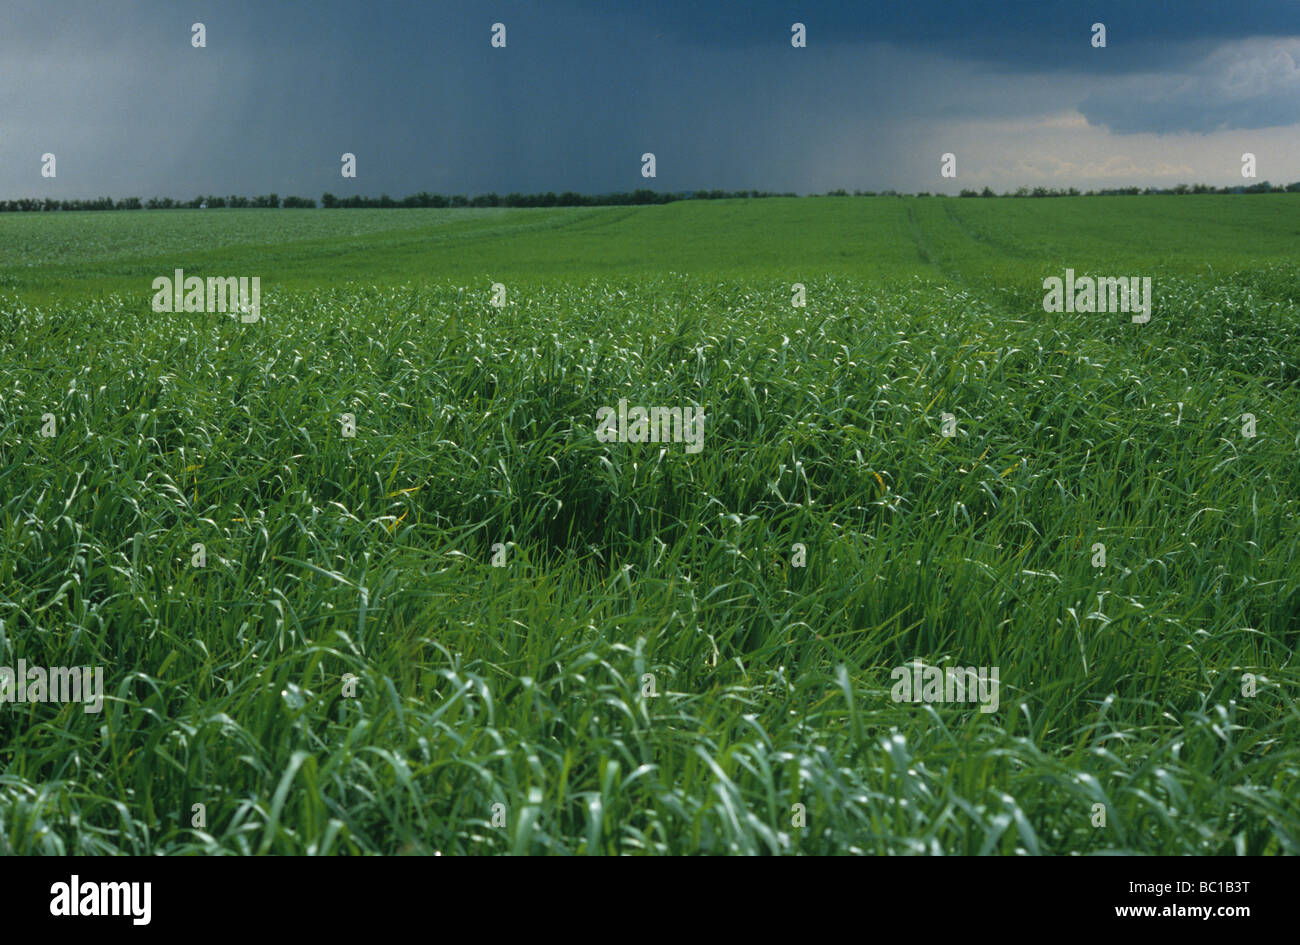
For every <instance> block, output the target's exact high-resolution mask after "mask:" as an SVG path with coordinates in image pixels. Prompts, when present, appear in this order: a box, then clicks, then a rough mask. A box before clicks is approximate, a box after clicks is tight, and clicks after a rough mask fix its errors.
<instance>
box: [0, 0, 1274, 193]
mask: <svg viewBox="0 0 1300 945" xmlns="http://www.w3.org/2000/svg"><path fill="white" fill-rule="evenodd" d="M0 17H2V18H3V28H2V29H0V61H3V62H4V64H5V67H4V69H3V70H0V196H5V197H13V196H20V195H38V196H40V195H50V196H55V197H74V196H75V197H86V196H95V195H99V194H110V195H113V196H127V195H141V196H149V195H152V194H168V195H174V196H185V197H188V196H194V195H196V194H200V193H266V192H270V191H276V192H278V193H280V194H281V195H284V194H290V193H292V194H304V195H309V196H319V194H320V193H322V192H323V191H332V192H334V193H336V194H349V193H363V194H379V193H381V192H388V193H390V194H406V193H411V192H415V191H418V190H432V191H439V192H443V193H447V192H460V193H475V192H485V191H489V190H495V191H498V192H503V191H509V190H521V191H538V190H554V191H561V190H565V189H573V190H579V191H585V192H603V191H611V190H629V189H633V188H636V187H640V186H647V185H648V186H652V187H655V188H657V189H661V190H687V189H700V188H712V187H720V188H728V189H740V188H745V189H748V188H759V189H767V190H795V191H799V192H807V191H810V190H824V189H828V188H831V187H840V186H844V187H849V188H852V187H862V188H875V189H879V188H880V187H886V186H891V187H910V188H917V189H924V188H927V187H933V186H934V183H935V182H934V181H933V167H932V165H933V164H934V155H932V154H930V151H931V150H933V148H932V147H931V142H930V141H929V140H924V141H923V139H925V134H924V132H925V130H926V129H936V132H935V133H936V134H937V135H938V136H939V137H940V138H941V139H942V140H941V141H936V142H934V144H935V145H937V146H939V147H940V148H941V150H948V149H951V148H953V147H956V144H946V143H944V142H947V141H960V142H962V143H963V144H964V145H965V146H966V147H967V148H970V147H972V146H973V145H981V148H980V150H982V151H983V152H985V153H988V154H989V155H991V156H994V155H997V154H998V150H997V149H998V147H999V145H1000V139H999V138H998V137H997V136H996V134H997V133H995V132H994V131H992V130H987V131H981V130H980V127H981V123H982V125H983V126H984V127H988V128H991V127H992V125H993V124H995V123H997V122H1005V121H1020V122H1021V123H1022V124H1024V125H1025V126H1026V127H1029V126H1034V124H1035V123H1036V122H1041V121H1043V120H1044V119H1046V118H1051V117H1053V116H1056V117H1058V118H1059V116H1060V115H1062V114H1078V113H1080V112H1081V113H1082V114H1083V115H1084V116H1086V118H1087V119H1088V121H1089V122H1091V123H1092V125H1093V127H1094V128H1098V127H1104V128H1109V129H1110V130H1111V131H1113V132H1115V133H1117V134H1122V135H1127V134H1133V133H1140V132H1153V131H1154V132H1172V131H1195V132H1213V131H1215V130H1216V129H1222V128H1252V127H1261V128H1262V127H1272V126H1277V125H1292V124H1294V123H1295V122H1296V121H1297V117H1296V115H1295V105H1296V101H1297V95H1296V87H1295V85H1294V84H1293V81H1292V80H1293V78H1294V77H1293V76H1292V74H1291V72H1290V71H1289V69H1290V67H1288V65H1287V63H1288V62H1292V63H1293V60H1292V59H1289V58H1288V55H1289V53H1288V52H1287V50H1288V49H1290V48H1291V47H1290V46H1288V45H1287V40H1286V38H1287V37H1297V36H1300V3H1294V2H1291V3H1281V2H1275V0H1263V2H1252V3H1248V4H1243V5H1231V4H1220V3H1206V2H1200V0H1196V2H1184V3H1177V4H1173V3H1150V2H1124V3H1115V2H1105V3H1090V4H1075V3H1061V2H1055V0H1052V2H1041V0H1035V2H1026V3H1021V2H1017V3H1002V4H969V3H950V2H936V0H913V2H889V3H784V2H773V0H749V2H744V3H740V2H725V3H724V2H714V0H666V2H658V3H653V4H644V5H633V4H623V3H612V2H589V0H557V2H550V3H545V4H542V3H537V2H535V0H493V2H491V3H486V4H485V3H478V2H467V0H459V2H456V0H452V2H437V3H433V2H385V3H378V2H367V3H362V2H352V0H347V2H344V0H314V2H266V0H226V2H220V3H218V2H214V0H205V2H195V0H179V2H176V0H141V2H136V3H130V4H108V3H102V2H98V0H93V2H92V0H61V2H58V3H50V2H49V0H5V9H4V12H3V14H0ZM497 21H501V22H504V23H505V24H506V26H507V34H508V46H507V48H506V49H504V50H500V49H492V48H491V46H490V44H489V36H490V27H491V24H492V23H494V22H497ZM796 21H798V22H804V23H805V24H807V27H808V43H809V45H808V48H806V49H793V48H791V46H790V41H789V37H790V24H791V23H793V22H796ZM1094 21H1102V22H1105V23H1106V25H1107V29H1108V37H1107V38H1108V46H1107V48H1106V49H1104V50H1099V49H1093V48H1092V47H1091V45H1090V44H1089V41H1088V39H1089V35H1090V33H1089V27H1090V26H1091V24H1092V23H1093V22H1094ZM194 22H203V23H204V24H205V25H206V27H207V40H208V44H207V48H205V49H194V48H192V47H191V45H190V41H189V39H190V24H191V23H194ZM956 124H962V125H963V127H964V129H965V130H964V131H963V132H962V134H964V135H966V137H964V138H959V137H958V136H956V135H949V134H948V133H947V132H944V131H943V129H944V128H945V127H947V126H949V125H956ZM1045 127H1048V126H1045ZM1071 127H1072V126H1070V125H1069V124H1068V123H1065V124H1062V123H1061V122H1060V121H1056V123H1055V124H1054V125H1051V126H1050V127H1049V130H1046V131H1042V132H1037V133H1038V134H1039V135H1040V138H1041V143H1042V145H1043V147H1044V148H1045V149H1047V150H1049V151H1051V150H1052V149H1056V150H1061V149H1066V148H1068V145H1069V143H1070V142H1069V141H1068V140H1067V138H1066V135H1067V134H1069V133H1074V132H1070V131H1068V129H1069V128H1071ZM972 129H973V130H972ZM1062 129H1067V130H1062ZM1021 133H1022V134H1023V135H1032V134H1034V133H1035V132H1033V131H1032V128H1031V130H1028V131H1022V132H1021ZM971 136H974V137H971ZM1018 146H1019V147H1021V148H1025V147H1032V146H1035V143H1034V142H1033V141H1031V140H1030V139H1029V138H1027V137H1026V138H1024V139H1023V140H1022V141H1021V142H1020V144H1019V145H1018ZM1183 146H1184V147H1196V145H1195V144H1194V143H1185V144H1184V145H1183ZM922 148H924V150H923V151H922V150H920V149H922ZM47 151H48V152H53V153H55V154H57V155H58V161H59V176H58V178H57V179H55V180H48V179H42V178H41V177H40V175H39V166H40V164H39V157H40V155H41V154H42V153H44V152H47ZM644 151H653V152H655V153H656V156H657V158H658V165H659V177H658V178H657V179H656V180H654V181H647V180H645V179H643V178H641V176H640V174H639V170H640V163H639V158H640V155H641V154H642V152H644ZM344 152H352V153H355V154H356V155H357V162H358V172H359V175H358V177H357V179H356V180H349V179H343V178H342V177H341V176H340V174H339V159H340V155H341V154H343V153H344ZM1053 153H1055V152H1053ZM1101 158H1102V156H1101V155H1097V161H1098V162H1100V161H1101ZM990 160H992V157H990ZM1016 160H1017V156H1016V155H1014V154H1010V153H1008V154H1007V155H1006V160H1005V161H1004V162H1003V163H1004V164H1005V166H1014V165H1015V163H1016ZM1193 163H1194V162H1193ZM967 166H968V165H967ZM1134 166H1141V165H1140V164H1137V165H1134Z"/></svg>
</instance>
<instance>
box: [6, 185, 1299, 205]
mask: <svg viewBox="0 0 1300 945" xmlns="http://www.w3.org/2000/svg"><path fill="white" fill-rule="evenodd" d="M1269 193H1272V194H1281V193H1292V194H1294V193H1300V181H1298V182H1296V183H1294V184H1287V185H1286V186H1283V185H1281V184H1270V183H1269V182H1268V181H1263V182H1261V183H1258V184H1250V185H1249V186H1246V185H1238V186H1235V187H1211V186H1209V185H1208V184H1190V185H1189V184H1178V185H1177V186H1175V187H1164V188H1162V187H1115V188H1108V189H1104V190H1088V191H1080V190H1078V188H1075V187H1070V188H1065V189H1057V188H1052V187H1034V188H1032V189H1030V188H1028V187H1020V188H1018V189H1016V190H1015V191H1005V192H1003V193H1001V194H998V193H994V192H993V190H991V189H990V188H988V187H985V188H984V189H983V190H981V191H974V190H963V191H961V193H960V194H959V195H958V196H961V197H1120V196H1123V197H1130V196H1138V195H1151V194H1173V195H1180V196H1181V195H1183V194H1269ZM797 196H798V194H794V193H772V192H769V191H761V190H688V191H683V192H680V193H659V192H656V191H653V190H645V189H642V190H633V191H628V192H623V193H614V194H578V193H574V192H573V191H571V190H566V191H565V192H564V193H561V194H556V193H553V192H549V191H548V192H547V193H544V194H519V193H512V194H495V193H489V194H478V195H476V196H473V197H467V196H465V195H463V194H431V193H428V192H426V191H421V192H420V193H418V194H411V195H410V196H408V197H402V198H400V199H399V198H396V197H390V196H388V195H387V194H381V195H380V196H378V197H336V196H335V195H334V194H328V193H327V194H323V195H322V196H321V200H320V206H322V207H325V208H326V209H340V208H342V209H355V208H368V209H371V208H393V209H397V208H401V207H439V208H442V207H625V206H637V205H644V204H664V203H674V202H676V201H679V200H727V199H736V198H744V199H759V198H764V197H797ZM809 196H812V197H822V196H825V197H849V196H853V197H904V196H912V195H910V194H900V193H899V192H898V191H895V190H882V191H880V192H876V191H874V190H855V191H853V193H852V194H850V193H849V192H848V191H847V190H843V189H841V190H831V191H828V192H827V193H825V194H810V195H809ZM915 196H917V197H929V196H932V195H931V194H930V193H929V192H927V191H921V192H920V193H918V194H916V195H915ZM940 196H942V195H940ZM221 207H253V208H269V209H274V208H278V207H286V208H290V209H293V208H300V209H310V208H314V207H316V201H315V200H314V199H313V198H311V197H285V198H283V199H281V198H280V196H279V195H277V194H266V195H265V196H261V197H239V196H229V197H214V196H211V195H209V196H206V197H195V198H194V199H193V200H174V199H172V198H171V197H150V198H149V199H148V200H141V199H140V198H139V197H125V198H123V199H122V200H116V201H115V200H113V198H111V197H100V198H98V199H96V200H52V199H50V198H39V197H28V198H25V199H22V200H0V213H30V212H43V211H51V210H199V209H206V208H213V209H216V208H221Z"/></svg>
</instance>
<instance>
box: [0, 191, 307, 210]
mask: <svg viewBox="0 0 1300 945" xmlns="http://www.w3.org/2000/svg"><path fill="white" fill-rule="evenodd" d="M314 206H316V201H315V200H313V199H312V198H311V197H285V198H284V199H283V200H281V199H280V197H279V195H277V194H267V195H265V196H263V197H239V196H230V197H213V196H207V197H195V198H194V199H193V200H173V199H172V198H171V197H150V198H149V199H148V200H141V199H140V198H139V197H124V198H123V199H121V200H117V201H115V200H113V198H112V197H100V198H99V199H98V200H51V199H49V198H44V199H41V198H27V199H25V200H0V212H6V213H23V212H30V211H47V210H199V209H202V208H205V207H259V208H260V207H267V208H276V207H314Z"/></svg>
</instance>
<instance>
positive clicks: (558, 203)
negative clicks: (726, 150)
mask: <svg viewBox="0 0 1300 945" xmlns="http://www.w3.org/2000/svg"><path fill="white" fill-rule="evenodd" d="M797 196H798V194H792V193H787V194H776V193H768V192H767V191H762V190H688V191H685V192H684V193H676V194H673V193H659V192H656V191H653V190H644V189H643V190H633V191H631V192H625V193H615V194H578V193H574V192H573V191H572V190H566V191H565V192H564V193H562V194H557V193H554V192H552V191H548V192H547V193H544V194H519V193H513V194H478V195H477V196H474V197H466V196H464V195H463V194H451V195H447V194H431V193H428V192H427V191H421V192H420V193H418V194H411V195H410V196H409V197H402V198H400V199H398V198H395V197H390V196H388V195H387V194H381V195H380V196H378V197H336V196H334V195H333V194H325V195H323V196H322V197H321V206H322V207H325V208H326V209H333V208H335V207H345V208H356V207H370V208H373V207H627V206H633V205H641V204H660V203H673V202H675V201H678V200H726V199H732V198H760V197H797Z"/></svg>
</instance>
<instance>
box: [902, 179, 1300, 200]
mask: <svg viewBox="0 0 1300 945" xmlns="http://www.w3.org/2000/svg"><path fill="white" fill-rule="evenodd" d="M1296 193H1300V181H1297V182H1296V183H1294V184H1287V185H1286V186H1285V187H1284V186H1283V185H1281V184H1270V183H1269V182H1268V181H1261V182H1260V183H1258V184H1250V185H1249V186H1247V185H1237V186H1235V187H1211V186H1210V185H1209V184H1177V185H1175V186H1173V187H1110V188H1106V189H1104V190H1088V191H1084V192H1082V193H1080V192H1079V190H1078V188H1075V187H1070V188H1068V189H1057V188H1054V187H1035V188H1033V189H1032V190H1030V189H1029V188H1028V187H1019V188H1017V189H1016V190H1015V191H1006V192H1005V193H1002V194H995V193H994V192H993V191H992V190H990V189H989V188H987V187H985V188H984V189H983V190H982V191H980V192H979V193H976V192H975V191H973V190H963V191H962V192H961V193H960V194H959V195H958V196H961V197H998V196H1002V197H1136V196H1139V195H1141V196H1150V195H1152V194H1161V195H1165V194H1173V195H1176V196H1182V195H1183V194H1296ZM917 196H918V197H928V196H930V195H929V194H917Z"/></svg>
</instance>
